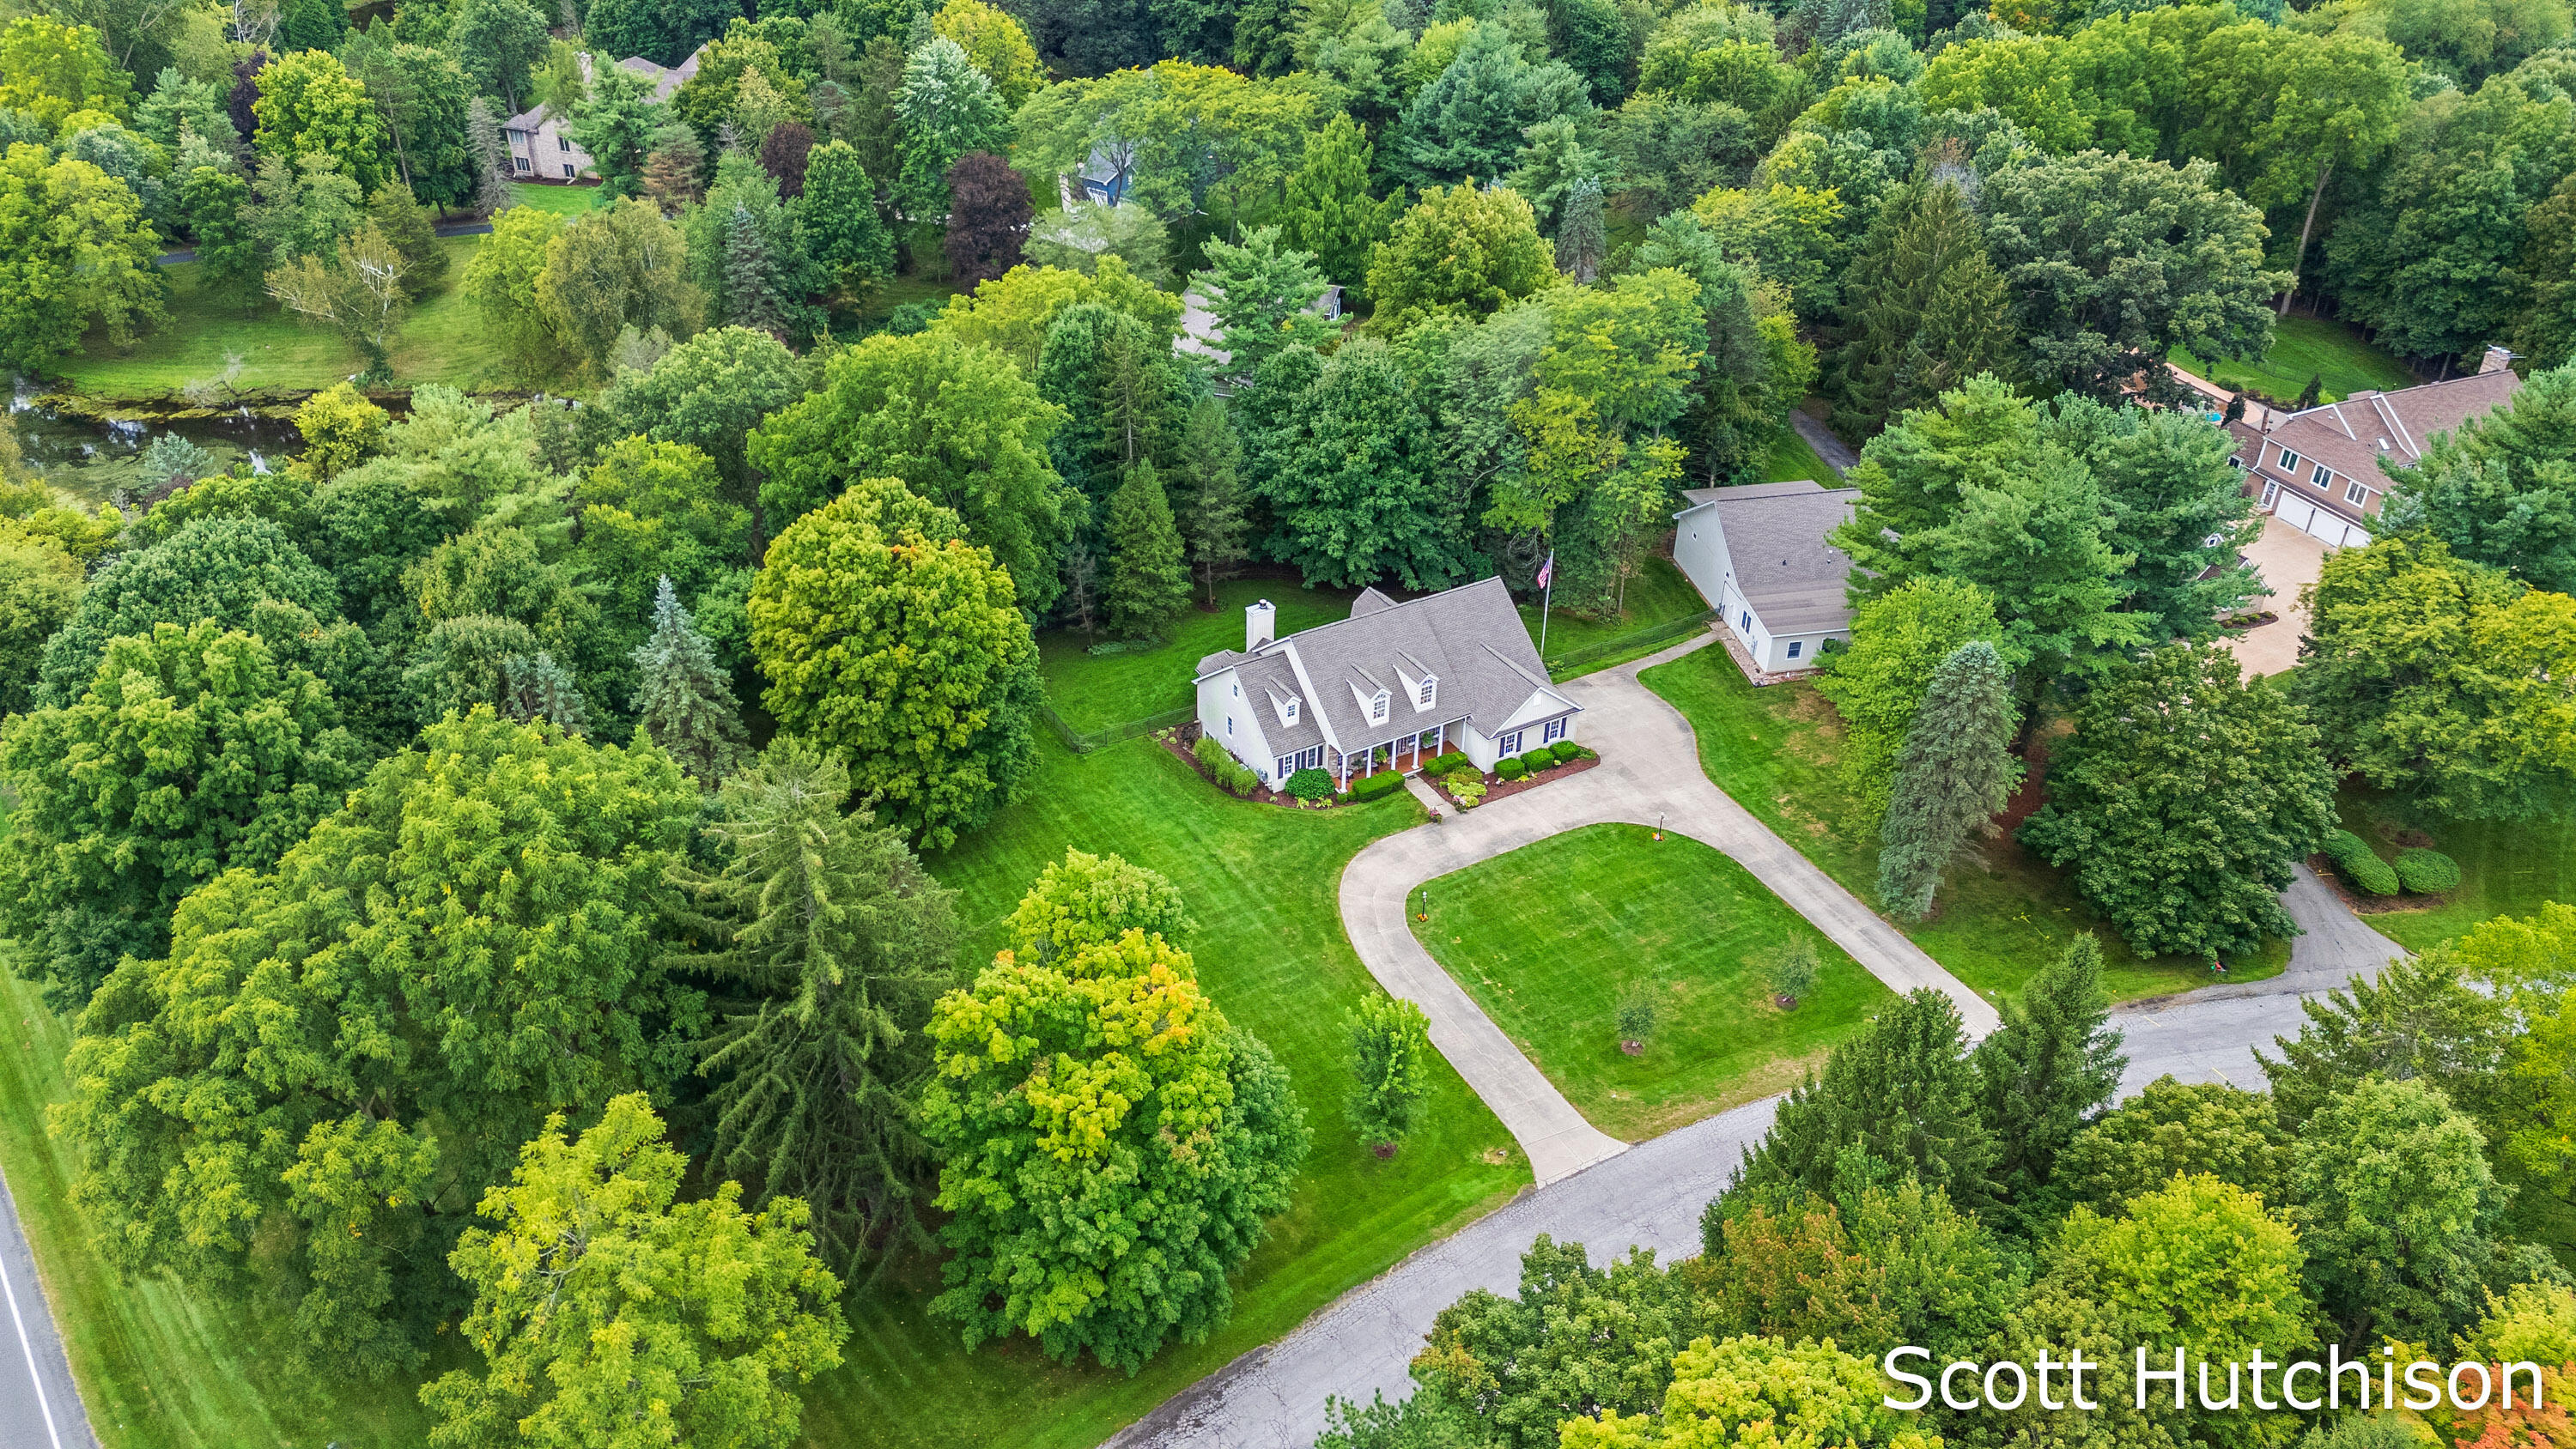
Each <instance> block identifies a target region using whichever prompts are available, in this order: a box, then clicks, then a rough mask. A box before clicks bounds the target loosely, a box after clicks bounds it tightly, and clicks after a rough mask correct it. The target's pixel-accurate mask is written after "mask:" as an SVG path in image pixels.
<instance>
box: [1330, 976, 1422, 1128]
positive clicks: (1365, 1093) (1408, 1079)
mask: <svg viewBox="0 0 2576 1449" xmlns="http://www.w3.org/2000/svg"><path fill="white" fill-rule="evenodd" d="M1430 1060H1431V1019H1430V1018H1429V1017H1427V1016H1424V1015H1423V1014H1422V1008H1421V1007H1419V1006H1416V1005H1414V1004H1413V1003H1412V1002H1410V1001H1404V1000H1400V999H1398V998H1396V997H1392V996H1377V995H1370V996H1365V997H1362V998H1361V999H1360V1004H1359V1009H1358V1010H1357V1011H1355V1012H1353V1013H1352V1014H1351V1063H1352V1067H1353V1070H1354V1072H1355V1073H1356V1075H1357V1076H1358V1078H1359V1086H1358V1087H1357V1088H1356V1089H1355V1090H1353V1092H1352V1093H1351V1102H1350V1118H1351V1130H1352V1131H1354V1132H1357V1133H1358V1134H1359V1135H1360V1141H1362V1142H1364V1143H1368V1144H1370V1145H1372V1146H1385V1147H1392V1146H1393V1145H1394V1144H1395V1143H1396V1142H1397V1141H1398V1140H1399V1139H1401V1138H1402V1137H1403V1136H1404V1135H1405V1134H1406V1133H1407V1132H1410V1131H1412V1130H1413V1118H1414V1113H1415V1112H1417V1111H1419V1110H1420V1109H1421V1106H1422V1098H1423V1095H1424V1094H1425V1093H1426V1092H1427V1091H1428V1090H1429V1089H1430V1085H1431V1084H1430V1082H1429V1080H1428V1079H1427V1078H1426V1076H1425V1073H1426V1072H1427V1071H1428V1070H1429V1067H1430Z"/></svg>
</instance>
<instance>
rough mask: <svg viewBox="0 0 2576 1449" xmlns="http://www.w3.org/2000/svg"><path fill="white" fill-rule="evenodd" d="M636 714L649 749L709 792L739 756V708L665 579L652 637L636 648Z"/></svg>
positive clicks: (656, 600)
mask: <svg viewBox="0 0 2576 1449" xmlns="http://www.w3.org/2000/svg"><path fill="white" fill-rule="evenodd" d="M635 677H636V679H637V681H638V682H637V684H636V687H635V715H636V718H637V719H639V720H640V721H642V723H643V725H644V732H645V733H646V734H648V735H651V736H652V737H653V743H655V744H657V745H660V746H661V747H662V748H663V749H664V750H667V751H669V752H670V755H671V757H672V758H673V759H675V760H678V761H679V762H680V767H681V768H682V769H684V770H687V771H688V772H689V773H690V774H692V775H695V776H696V777H697V778H698V781H699V783H701V784H703V785H706V786H707V787H709V788H713V787H714V786H715V785H716V783H717V782H718V781H721V780H722V779H724V777H725V776H726V775H728V774H731V773H732V772H733V766H734V761H735V760H736V758H738V757H739V756H740V754H741V753H742V749H743V733H742V706H741V705H740V704H738V703H737V702H735V700H734V697H733V684H732V683H731V681H729V680H727V679H726V678H725V675H724V670H723V669H721V668H720V667H718V666H717V664H716V651H715V648H714V646H712V645H710V644H708V643H707V639H706V636H705V635H703V634H700V633H699V632H698V631H697V626H696V625H695V624H694V623H692V622H691V621H690V619H689V611H688V610H686V609H684V608H682V607H680V592H679V590H677V589H675V588H673V587H672V586H671V580H670V576H669V575H667V574H666V575H664V576H663V578H662V581H661V583H660V584H659V585H657V586H656V587H655V588H654V590H653V633H652V635H651V637H649V638H647V639H646V640H645V641H644V642H643V643H642V644H639V645H637V646H636V648H635Z"/></svg>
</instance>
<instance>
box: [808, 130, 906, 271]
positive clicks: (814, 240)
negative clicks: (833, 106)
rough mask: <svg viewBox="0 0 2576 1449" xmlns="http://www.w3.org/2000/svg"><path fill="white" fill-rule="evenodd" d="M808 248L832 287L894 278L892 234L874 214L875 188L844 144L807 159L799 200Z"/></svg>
mask: <svg viewBox="0 0 2576 1449" xmlns="http://www.w3.org/2000/svg"><path fill="white" fill-rule="evenodd" d="M800 206H801V209H802V211H801V216H802V220H803V222H804V226H805V240H806V244H807V245H808V246H809V247H810V248H811V249H812V251H813V255H814V263H815V265H817V266H819V267H821V268H823V270H824V274H825V276H826V277H828V278H829V279H830V282H831V285H833V286H836V287H838V288H840V289H842V290H844V291H856V290H858V289H860V288H863V287H866V286H869V285H871V284H873V283H876V282H880V281H883V280H884V279H886V278H887V277H890V276H893V275H894V236H893V234H892V233H890V232H888V231H887V230H886V224H885V220H884V218H882V217H880V216H878V215H877V184H876V182H875V181H874V180H873V179H872V178H870V177H869V175H868V173H867V170H866V168H864V167H863V166H861V165H860V164H859V153H858V149H857V148H856V147H853V146H852V145H851V144H850V143H849V142H847V141H834V142H831V143H830V144H828V145H823V146H817V147H815V148H814V151H813V154H811V155H809V156H808V157H806V158H805V195H804V196H803V197H802V198H800Z"/></svg>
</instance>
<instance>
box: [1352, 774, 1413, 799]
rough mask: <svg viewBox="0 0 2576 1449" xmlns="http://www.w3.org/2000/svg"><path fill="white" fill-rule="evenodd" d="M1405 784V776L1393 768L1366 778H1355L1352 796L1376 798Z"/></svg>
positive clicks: (1353, 797) (1356, 797)
mask: <svg viewBox="0 0 2576 1449" xmlns="http://www.w3.org/2000/svg"><path fill="white" fill-rule="evenodd" d="M1403 784H1404V776H1402V775H1400V774H1398V773H1396V772H1395V771H1393V770H1383V771H1380V772H1379V773H1377V774H1374V775H1371V776H1369V777H1368V778H1367V779H1365V780H1355V781H1353V782H1351V798H1352V799H1354V800H1374V799H1376V798H1377V797H1378V796H1380V795H1383V794H1385V793H1387V792H1388V791H1390V790H1394V789H1398V788H1400V787H1402V785H1403Z"/></svg>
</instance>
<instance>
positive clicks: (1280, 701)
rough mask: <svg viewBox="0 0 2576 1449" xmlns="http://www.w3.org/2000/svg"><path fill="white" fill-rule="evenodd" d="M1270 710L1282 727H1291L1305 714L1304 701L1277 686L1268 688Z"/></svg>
mask: <svg viewBox="0 0 2576 1449" xmlns="http://www.w3.org/2000/svg"><path fill="white" fill-rule="evenodd" d="M1270 708H1271V710H1272V711H1273V712H1274V713H1276V714H1277V715H1278V716H1279V722H1280V723H1281V724H1283V725H1293V724H1295V723H1296V722H1297V720H1298V717H1299V716H1300V715H1302V714H1304V713H1305V701H1304V700H1301V699H1299V698H1298V697H1297V696H1295V695H1293V694H1290V693H1289V692H1288V691H1286V690H1284V689H1281V688H1280V687H1279V686H1277V685H1275V684H1274V685H1272V686H1270Z"/></svg>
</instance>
